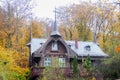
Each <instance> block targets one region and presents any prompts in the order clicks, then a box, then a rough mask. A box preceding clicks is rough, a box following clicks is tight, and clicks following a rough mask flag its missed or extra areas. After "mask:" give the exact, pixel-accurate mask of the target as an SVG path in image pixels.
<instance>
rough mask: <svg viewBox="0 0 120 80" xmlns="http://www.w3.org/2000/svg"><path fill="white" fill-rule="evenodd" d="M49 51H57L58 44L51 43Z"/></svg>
mask: <svg viewBox="0 0 120 80" xmlns="http://www.w3.org/2000/svg"><path fill="white" fill-rule="evenodd" d="M51 51H58V44H57V42H56V41H53V42H52V46H51Z"/></svg>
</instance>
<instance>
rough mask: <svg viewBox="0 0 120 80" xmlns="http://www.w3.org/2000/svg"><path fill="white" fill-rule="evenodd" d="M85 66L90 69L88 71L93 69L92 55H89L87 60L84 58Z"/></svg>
mask: <svg viewBox="0 0 120 80" xmlns="http://www.w3.org/2000/svg"><path fill="white" fill-rule="evenodd" d="M83 66H84V67H85V68H86V69H87V70H88V71H92V69H93V68H92V62H91V59H90V55H88V56H87V58H86V59H85V61H84V60H83Z"/></svg>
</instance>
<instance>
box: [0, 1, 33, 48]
mask: <svg viewBox="0 0 120 80" xmlns="http://www.w3.org/2000/svg"><path fill="white" fill-rule="evenodd" d="M1 2H2V3H1V4H2V5H1V7H2V9H3V11H4V19H3V24H4V25H3V29H2V30H3V33H4V34H5V35H6V36H7V38H6V42H7V43H6V47H8V48H9V47H11V46H12V41H11V38H12V37H13V36H14V38H15V41H13V42H15V43H14V44H15V45H18V38H19V35H21V33H22V32H20V31H19V29H20V28H21V27H23V26H24V25H23V24H24V19H28V17H29V16H30V14H31V12H30V9H31V0H22V1H18V0H4V1H1Z"/></svg>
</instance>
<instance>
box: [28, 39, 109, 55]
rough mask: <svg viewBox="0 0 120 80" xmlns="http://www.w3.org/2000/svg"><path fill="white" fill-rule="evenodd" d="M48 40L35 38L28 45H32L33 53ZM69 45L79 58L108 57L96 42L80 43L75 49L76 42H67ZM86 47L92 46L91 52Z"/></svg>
mask: <svg viewBox="0 0 120 80" xmlns="http://www.w3.org/2000/svg"><path fill="white" fill-rule="evenodd" d="M46 41H47V39H42V38H33V39H32V40H31V42H30V43H28V45H31V53H33V52H35V51H36V50H37V49H39V48H40V47H41V46H42V44H44V43H45V42H46ZM65 42H66V43H67V45H71V49H72V50H73V51H74V52H76V53H77V54H78V56H87V55H88V54H89V55H90V56H93V57H94V56H98V57H107V56H108V55H107V54H105V53H104V52H103V51H102V50H101V49H100V47H99V46H98V45H97V44H96V43H94V42H82V41H78V48H76V47H75V41H65ZM86 46H90V51H87V50H86V49H85V47H86Z"/></svg>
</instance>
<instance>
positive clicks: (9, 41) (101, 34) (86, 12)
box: [0, 0, 120, 80]
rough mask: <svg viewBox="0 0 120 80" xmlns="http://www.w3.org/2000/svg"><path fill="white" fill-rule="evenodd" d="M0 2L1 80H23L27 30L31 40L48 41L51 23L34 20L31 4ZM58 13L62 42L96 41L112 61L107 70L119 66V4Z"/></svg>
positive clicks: (21, 0)
mask: <svg viewBox="0 0 120 80" xmlns="http://www.w3.org/2000/svg"><path fill="white" fill-rule="evenodd" d="M0 2H1V3H2V5H0V80H26V77H27V75H28V74H29V69H28V57H29V48H28V47H27V46H26V44H27V43H29V41H30V27H32V35H33V36H32V37H33V38H48V37H49V34H50V33H51V31H52V28H53V25H54V21H53V20H52V19H49V18H46V19H40V18H39V19H38V18H35V17H34V18H33V15H32V12H31V9H32V8H33V7H34V5H33V4H32V3H31V0H4V1H0ZM57 11H58V14H57V23H58V28H59V31H60V33H61V35H62V37H63V38H64V39H65V40H75V39H77V40H80V41H96V42H98V44H99V46H100V47H101V48H102V50H103V51H104V52H105V53H107V54H108V55H110V57H111V58H110V59H109V61H106V62H107V63H106V64H109V67H108V69H109V68H111V66H112V68H113V66H117V67H118V66H119V65H118V64H117V63H115V62H116V61H115V62H114V58H116V59H118V57H119V56H118V55H119V54H120V1H118V2H115V3H109V2H108V0H103V1H101V0H98V1H97V2H96V3H92V2H89V3H88V2H80V4H72V5H70V6H67V7H65V6H63V7H59V8H57ZM116 55H117V56H116ZM118 62H120V60H118ZM112 63H114V64H115V65H113V64H112ZM111 64H112V65H111ZM115 68H116V67H115ZM117 69H118V68H117ZM119 70H120V69H119ZM110 73H111V74H115V73H114V72H113V73H112V72H110ZM118 77H120V76H118Z"/></svg>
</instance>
